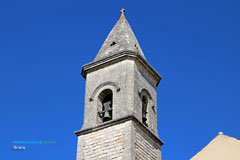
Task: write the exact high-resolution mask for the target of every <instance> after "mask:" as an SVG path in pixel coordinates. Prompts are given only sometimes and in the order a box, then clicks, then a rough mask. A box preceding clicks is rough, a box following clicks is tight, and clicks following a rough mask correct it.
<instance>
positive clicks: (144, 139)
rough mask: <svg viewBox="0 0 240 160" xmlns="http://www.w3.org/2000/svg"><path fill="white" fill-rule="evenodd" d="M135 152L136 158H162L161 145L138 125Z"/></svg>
mask: <svg viewBox="0 0 240 160" xmlns="http://www.w3.org/2000/svg"><path fill="white" fill-rule="evenodd" d="M135 126H136V125H135ZM135 154H136V156H135V160H161V150H160V146H159V145H158V144H157V143H155V142H154V141H153V140H152V139H151V138H150V137H149V136H148V135H146V134H145V133H144V132H143V131H142V130H140V129H139V128H138V127H136V128H135Z"/></svg>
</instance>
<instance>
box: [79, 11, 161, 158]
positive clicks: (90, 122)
mask: <svg viewBox="0 0 240 160" xmlns="http://www.w3.org/2000/svg"><path fill="white" fill-rule="evenodd" d="M81 74H82V76H83V77H84V78H85V79H86V91H85V108H84V109H85V110H84V124H83V127H82V129H81V130H79V131H76V132H75V134H76V135H77V136H78V145H77V160H161V146H162V145H163V142H162V141H161V140H160V139H159V137H158V131H157V96H156V87H157V86H158V83H159V82H160V80H161V76H160V75H159V74H158V72H157V71H156V70H155V69H154V68H153V67H152V66H151V65H150V64H149V63H148V62H147V60H146V58H145V56H144V54H143V52H142V50H141V47H140V46H139V44H138V41H137V39H136V37H135V35H134V33H133V31H132V29H131V27H130V25H129V24H128V21H127V19H126V18H125V16H124V9H122V10H121V17H120V18H119V20H118V21H117V23H116V24H115V26H114V27H113V29H112V30H111V32H110V33H109V35H108V37H107V39H106V40H105V42H104V43H103V45H102V47H101V49H100V50H99V52H98V54H97V56H96V57H95V59H94V60H93V61H92V62H90V63H88V64H86V65H83V67H82V72H81Z"/></svg>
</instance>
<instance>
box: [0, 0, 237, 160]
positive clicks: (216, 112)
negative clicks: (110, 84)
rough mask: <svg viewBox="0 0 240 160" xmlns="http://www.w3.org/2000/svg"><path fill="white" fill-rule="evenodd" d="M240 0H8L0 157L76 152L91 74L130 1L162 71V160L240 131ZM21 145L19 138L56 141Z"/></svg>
mask: <svg viewBox="0 0 240 160" xmlns="http://www.w3.org/2000/svg"><path fill="white" fill-rule="evenodd" d="M239 6H240V2H239V0H195V1H193V0H182V1H179V0H164V1H163V0H159V1H153V0H148V1H139V0H133V1H129V0H128V1H127V0H120V1H110V0H109V1H103V0H101V1H97V0H96V1H92V0H84V1H83V0H80V1H79V0H41V1H33V0H21V1H19V0H12V1H10V0H1V1H0V73H1V75H0V76H1V77H0V99H1V100H0V108H1V111H0V127H1V129H0V131H1V132H0V137H1V145H0V153H1V154H0V159H4V160H15V159H19V160H32V159H35V160H43V159H59V160H65V159H69V160H70V159H75V157H76V145H77V136H75V135H74V133H73V132H74V131H75V130H78V129H80V128H81V126H82V122H83V109H84V108H83V107H84V92H85V91H84V90H85V80H84V78H82V77H81V76H80V70H81V66H82V65H83V64H86V63H88V62H90V61H92V60H93V59H94V57H95V55H96V54H97V52H98V50H99V49H100V47H101V45H102V43H103V41H104V40H105V38H106V36H107V34H108V33H109V31H110V30H111V28H112V27H113V25H114V24H115V23H116V21H117V20H118V18H119V16H120V13H119V10H120V9H121V8H125V9H126V17H127V19H128V21H129V23H130V25H131V27H132V29H133V30H134V32H135V34H136V36H137V38H138V41H139V43H140V45H141V47H142V49H143V52H144V54H145V56H146V58H147V59H148V61H149V63H151V64H152V66H153V67H154V68H155V69H156V70H157V71H158V72H159V73H160V74H161V75H162V77H163V79H162V81H161V82H160V84H159V86H158V89H157V93H158V99H157V100H158V130H159V135H160V138H161V139H162V140H163V141H164V142H165V145H164V146H163V147H162V155H163V160H176V159H178V160H187V159H189V158H190V157H192V156H193V155H194V154H195V153H196V152H197V151H199V150H200V149H201V148H202V147H203V146H204V145H206V144H207V143H208V142H209V141H210V140H211V139H212V138H214V137H215V136H216V135H217V133H218V132H219V131H223V132H224V133H225V134H227V135H230V136H234V137H239V138H240V127H239V122H240V116H239V113H240V83H239V79H240V63H239V62H240V45H239V44H240V40H239V37H240V21H239V17H240V10H239ZM49 139H53V140H54V141H56V144H52V145H50V144H49V145H47V144H45V145H27V146H26V147H27V149H26V150H25V151H14V150H12V145H13V144H12V141H13V140H49Z"/></svg>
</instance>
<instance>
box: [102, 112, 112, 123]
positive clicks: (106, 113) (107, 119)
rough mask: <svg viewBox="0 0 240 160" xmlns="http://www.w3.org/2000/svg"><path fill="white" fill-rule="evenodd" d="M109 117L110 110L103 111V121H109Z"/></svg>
mask: <svg viewBox="0 0 240 160" xmlns="http://www.w3.org/2000/svg"><path fill="white" fill-rule="evenodd" d="M111 119H112V117H111V115H110V112H109V111H106V112H104V115H103V119H102V120H103V122H106V121H109V120H111Z"/></svg>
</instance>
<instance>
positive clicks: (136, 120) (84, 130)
mask: <svg viewBox="0 0 240 160" xmlns="http://www.w3.org/2000/svg"><path fill="white" fill-rule="evenodd" d="M130 120H132V121H133V122H135V123H136V124H137V125H138V126H139V127H140V128H141V129H142V130H143V131H144V132H145V133H146V134H147V135H148V136H149V137H151V138H152V139H153V140H155V141H156V142H157V143H158V144H159V145H160V146H162V145H163V144H164V142H163V141H162V140H160V139H159V138H158V137H157V136H156V135H154V134H153V133H152V132H151V131H150V130H149V129H148V128H147V127H146V126H144V125H143V124H142V123H141V122H140V121H139V120H138V119H137V118H136V117H134V116H133V115H129V116H126V117H123V118H119V119H116V120H112V121H108V122H105V123H102V124H100V125H98V126H96V127H92V128H87V129H83V130H78V131H75V132H74V133H75V134H76V135H77V136H81V135H85V134H88V133H92V132H96V131H99V130H102V129H104V128H107V127H110V126H114V125H117V124H121V123H124V122H126V121H130Z"/></svg>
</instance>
